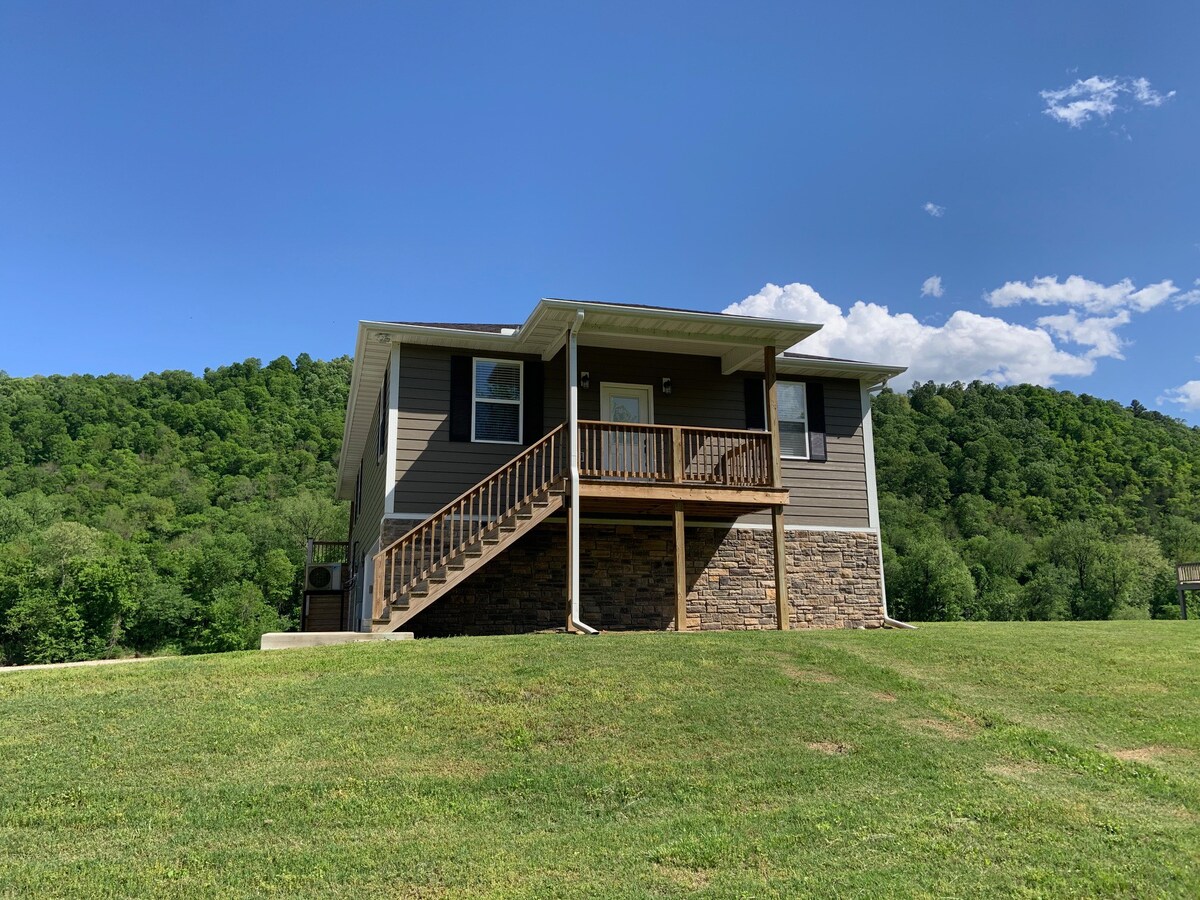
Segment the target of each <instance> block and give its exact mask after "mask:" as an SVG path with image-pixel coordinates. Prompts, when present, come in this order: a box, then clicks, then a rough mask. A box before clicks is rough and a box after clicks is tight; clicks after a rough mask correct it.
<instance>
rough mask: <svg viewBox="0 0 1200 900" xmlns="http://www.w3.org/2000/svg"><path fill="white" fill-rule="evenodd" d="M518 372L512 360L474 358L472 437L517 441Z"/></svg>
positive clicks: (518, 407) (517, 367)
mask: <svg viewBox="0 0 1200 900" xmlns="http://www.w3.org/2000/svg"><path fill="white" fill-rule="evenodd" d="M522 375H523V372H522V365H521V363H520V362H519V361H516V360H507V359H476V360H475V384H474V392H475V393H474V411H473V420H474V425H473V427H472V436H473V440H476V441H495V442H497V443H504V444H519V443H520V442H521V389H522V381H523V378H522Z"/></svg>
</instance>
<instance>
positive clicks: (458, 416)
mask: <svg viewBox="0 0 1200 900" xmlns="http://www.w3.org/2000/svg"><path fill="white" fill-rule="evenodd" d="M473 369H474V366H473V365H472V363H471V357H469V356H452V357H450V440H452V441H469V440H471V378H472V374H473V373H472V370H473Z"/></svg>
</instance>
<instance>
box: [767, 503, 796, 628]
mask: <svg viewBox="0 0 1200 900" xmlns="http://www.w3.org/2000/svg"><path fill="white" fill-rule="evenodd" d="M771 534H772V536H773V537H774V538H775V616H776V621H777V622H778V624H779V630H780V631H787V630H788V629H789V628H791V627H792V605H791V603H789V602H788V583H787V532H786V531H785V530H784V528H783V507H782V506H776V507H773V508H772V509H771Z"/></svg>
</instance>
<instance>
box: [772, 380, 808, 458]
mask: <svg viewBox="0 0 1200 900" xmlns="http://www.w3.org/2000/svg"><path fill="white" fill-rule="evenodd" d="M785 384H794V385H797V386H799V388H800V398H801V400H802V401H803V403H804V455H803V456H787V455H785V454H784V452H783V440H782V437H783V419H782V418H780V419H779V422H780V427H779V432H780V435H779V436H780V438H781V440H780V442H779V458H780V459H803V460H807V459H812V437H811V434H812V432H811V430H810V429H809V425H808V384H807V383H806V382H803V381H776V382H775V387H776V389H777V390H778V388H779V387H780V386H781V385H785ZM788 421H789V422H791V421H794V420H793V419H789V420H788Z"/></svg>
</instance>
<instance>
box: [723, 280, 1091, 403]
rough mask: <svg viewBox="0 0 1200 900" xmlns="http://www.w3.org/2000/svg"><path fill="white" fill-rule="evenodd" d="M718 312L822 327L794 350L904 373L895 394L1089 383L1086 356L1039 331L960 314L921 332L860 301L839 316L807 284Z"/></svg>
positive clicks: (900, 316)
mask: <svg viewBox="0 0 1200 900" xmlns="http://www.w3.org/2000/svg"><path fill="white" fill-rule="evenodd" d="M725 312H727V313H737V314H740V315H752V316H770V317H774V318H781V319H794V320H797V321H801V322H820V323H822V324H823V325H824V326H825V327H824V328H822V329H821V330H820V331H819V332H817V333H816V334H815V335H813V336H812V337H810V338H809V339H807V340H806V341H804V342H803V344H801V345H800V346H799V347H798V348H797V349H798V350H800V351H802V352H804V353H814V354H818V355H828V356H842V357H849V358H852V359H866V360H874V361H883V362H889V363H896V364H899V365H907V366H909V371H908V372H907V373H906V374H905V376H904V378H903V379H901V386H907V385H908V384H909V383H911V382H912V381H927V380H930V379H932V380H934V381H956V380H957V381H973V380H975V379H976V378H980V379H983V380H985V381H994V382H997V383H999V384H1013V383H1020V382H1033V383H1035V384H1053V383H1054V381H1055V379H1057V378H1060V377H1062V376H1067V375H1090V374H1091V373H1092V372H1093V371H1094V370H1095V368H1096V363H1095V360H1094V359H1093V358H1091V357H1090V356H1088V355H1086V354H1073V353H1068V352H1066V351H1064V350H1061V349H1059V348H1058V347H1057V346H1056V345H1055V343H1054V338H1053V337H1051V335H1050V332H1049V331H1047V330H1046V329H1045V328H1040V327H1039V328H1029V327H1026V326H1024V325H1016V324H1013V323H1011V322H1006V321H1004V320H1003V319H1000V318H997V317H995V316H981V315H978V314H976V313H972V312H967V311H965V310H958V311H957V312H955V313H953V314H952V315H951V316H950V317H949V318H948V319H947V320H946V322H945V323H944V324H942V325H926V324H923V323H921V322H919V321H917V319H916V318H915V317H913V316H912V315H910V314H908V313H896V314H893V313H891V312H890V311H889V310H888V308H887V307H886V306H880V305H879V304H876V303H863V302H862V301H858V302H856V303H855V304H854V305H853V306H851V307H850V310H849V311H848V312H843V310H842V308H841V307H840V306H837V305H836V304H833V303H830V302H829V301H828V300H826V299H825V298H824V297H822V296H821V295H820V294H818V293H817V292H816V291H815V290H813V288H812V287H811V286H809V285H807V284H789V285H785V286H783V287H780V286H779V285H775V284H768V285H766V286H765V287H764V288H763V289H762V290H761V291H759V292H758V293H757V294H753V295H751V296H749V297H747V298H746V299H745V300H742V301H741V302H739V303H735V304H733V305H732V306H729V307H728V308H727V309H726V310H725Z"/></svg>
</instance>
